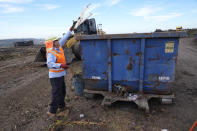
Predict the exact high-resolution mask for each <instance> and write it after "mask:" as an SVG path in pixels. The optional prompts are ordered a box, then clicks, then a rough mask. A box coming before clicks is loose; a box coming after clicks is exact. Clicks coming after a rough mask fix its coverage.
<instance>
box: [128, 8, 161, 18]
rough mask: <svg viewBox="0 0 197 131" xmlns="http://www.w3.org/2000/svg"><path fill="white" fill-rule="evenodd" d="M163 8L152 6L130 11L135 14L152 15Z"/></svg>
mask: <svg viewBox="0 0 197 131" xmlns="http://www.w3.org/2000/svg"><path fill="white" fill-rule="evenodd" d="M160 10H162V9H161V8H151V7H143V8H141V9H138V10H136V11H133V12H130V14H132V15H134V16H143V17H144V16H148V15H151V14H153V13H155V12H157V11H160Z"/></svg>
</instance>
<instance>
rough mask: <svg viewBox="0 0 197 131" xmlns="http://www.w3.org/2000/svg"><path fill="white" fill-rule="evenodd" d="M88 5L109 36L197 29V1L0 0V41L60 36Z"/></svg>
mask: <svg viewBox="0 0 197 131" xmlns="http://www.w3.org/2000/svg"><path fill="white" fill-rule="evenodd" d="M89 3H91V6H90V9H89V11H91V12H92V13H93V14H94V16H93V17H94V18H96V22H97V24H102V25H103V26H102V28H103V30H104V31H106V32H107V33H133V32H151V31H154V30H155V29H175V28H176V27H177V26H182V27H183V28H196V27H197V0H0V39H4V38H28V37H31V38H47V37H50V36H60V35H62V33H64V32H66V31H67V30H68V29H69V27H70V26H71V25H72V20H76V19H77V18H78V17H79V15H80V13H81V12H82V10H83V8H84V7H85V6H86V5H87V4H89Z"/></svg>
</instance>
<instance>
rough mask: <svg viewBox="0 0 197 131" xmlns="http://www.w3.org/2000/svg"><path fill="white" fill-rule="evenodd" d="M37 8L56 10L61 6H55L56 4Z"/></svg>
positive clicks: (40, 5)
mask: <svg viewBox="0 0 197 131" xmlns="http://www.w3.org/2000/svg"><path fill="white" fill-rule="evenodd" d="M36 6H39V7H41V8H43V9H45V10H54V9H57V8H59V7H60V6H59V5H54V4H37V5H36Z"/></svg>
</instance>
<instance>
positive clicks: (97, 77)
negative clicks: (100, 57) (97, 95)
mask: <svg viewBox="0 0 197 131" xmlns="http://www.w3.org/2000/svg"><path fill="white" fill-rule="evenodd" d="M92 79H96V80H100V79H101V77H100V76H92Z"/></svg>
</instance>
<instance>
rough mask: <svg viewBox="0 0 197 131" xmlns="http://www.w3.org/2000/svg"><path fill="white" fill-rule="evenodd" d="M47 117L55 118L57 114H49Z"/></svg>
mask: <svg viewBox="0 0 197 131" xmlns="http://www.w3.org/2000/svg"><path fill="white" fill-rule="evenodd" d="M47 115H48V116H49V117H50V118H55V117H56V114H53V113H51V112H49V111H48V112H47Z"/></svg>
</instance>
